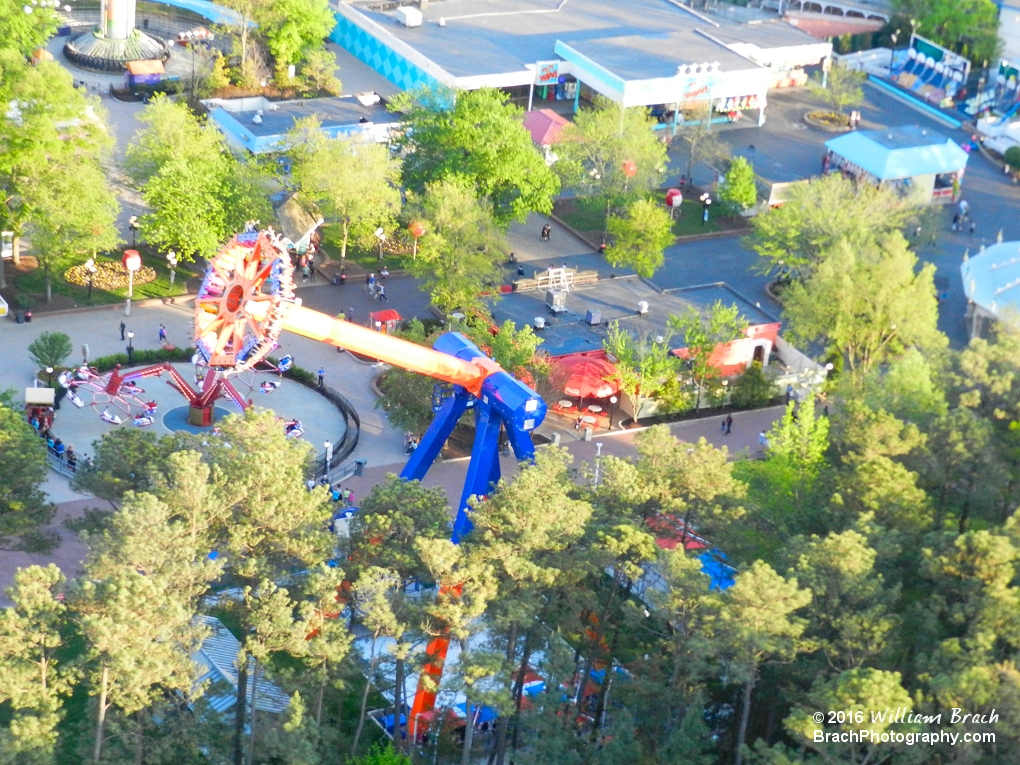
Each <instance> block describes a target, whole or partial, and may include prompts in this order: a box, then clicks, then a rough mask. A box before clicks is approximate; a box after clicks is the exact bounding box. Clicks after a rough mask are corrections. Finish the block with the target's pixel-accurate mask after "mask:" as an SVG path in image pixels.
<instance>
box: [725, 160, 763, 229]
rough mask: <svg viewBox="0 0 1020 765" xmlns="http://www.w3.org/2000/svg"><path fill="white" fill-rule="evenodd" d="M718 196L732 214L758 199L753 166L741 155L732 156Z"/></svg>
mask: <svg viewBox="0 0 1020 765" xmlns="http://www.w3.org/2000/svg"><path fill="white" fill-rule="evenodd" d="M719 198H720V199H721V200H722V202H723V203H724V204H725V205H726V206H727V207H728V208H729V210H730V211H731V212H732V213H733V214H734V215H736V214H739V213H741V212H743V211H744V210H747V209H749V208H751V207H754V205H755V204H756V203H757V201H758V186H757V185H756V184H755V181H754V166H752V165H751V163H750V162H748V161H747V160H746V159H744V158H743V157H734V158H733V161H732V162H730V169H729V170H727V171H726V183H725V185H724V186H723V187H722V189H721V190H720V192H719Z"/></svg>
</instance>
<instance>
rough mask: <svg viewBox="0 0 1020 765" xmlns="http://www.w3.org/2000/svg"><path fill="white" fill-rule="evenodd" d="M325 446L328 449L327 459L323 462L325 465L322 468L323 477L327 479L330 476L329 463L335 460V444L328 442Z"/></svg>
mask: <svg viewBox="0 0 1020 765" xmlns="http://www.w3.org/2000/svg"><path fill="white" fill-rule="evenodd" d="M323 446H324V447H326V454H325V459H324V460H323V463H324V464H323V466H322V475H323V476H324V477H325V476H328V475H329V463H330V461H331V460H332V459H333V442H332V441H326V442H325V443H324V444H323Z"/></svg>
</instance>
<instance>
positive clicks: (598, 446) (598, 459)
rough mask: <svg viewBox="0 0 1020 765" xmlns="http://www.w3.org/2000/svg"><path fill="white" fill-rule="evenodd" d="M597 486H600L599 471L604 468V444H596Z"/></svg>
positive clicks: (598, 442) (599, 442) (597, 442)
mask: <svg viewBox="0 0 1020 765" xmlns="http://www.w3.org/2000/svg"><path fill="white" fill-rule="evenodd" d="M595 449H596V450H597V451H596V452H595V485H596V486H598V485H599V471H600V469H601V468H602V442H601V441H596V442H595Z"/></svg>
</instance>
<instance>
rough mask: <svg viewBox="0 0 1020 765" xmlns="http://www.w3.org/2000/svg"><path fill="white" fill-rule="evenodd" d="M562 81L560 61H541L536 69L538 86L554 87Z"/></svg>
mask: <svg viewBox="0 0 1020 765" xmlns="http://www.w3.org/2000/svg"><path fill="white" fill-rule="evenodd" d="M559 80H560V62H559V61H539V62H538V64H537V67H536V69H535V84H536V85H553V84H555V83H557V82H559Z"/></svg>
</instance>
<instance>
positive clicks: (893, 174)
mask: <svg viewBox="0 0 1020 765" xmlns="http://www.w3.org/2000/svg"><path fill="white" fill-rule="evenodd" d="M825 146H826V148H828V149H829V151H831V152H832V153H833V154H836V155H838V156H839V157H842V158H843V159H845V160H846V161H847V162H849V163H850V164H851V165H855V166H856V167H858V168H860V169H861V170H864V171H865V172H866V173H868V174H870V175H872V176H874V177H875V178H876V179H877V180H879V181H893V180H901V179H904V178H915V177H917V176H920V175H942V174H943V173H958V172H961V171H962V170H963V168H964V167H966V165H967V152H965V151H964V150H963V149H962V148H960V146H959V144H957V143H956V142H955V141H953V140H952V139H950V138H947V137H946V136H944V135H942V134H941V133H938V132H936V131H934V130H929V129H926V128H921V127H919V126H918V125H904V126H902V127H898V128H891V129H887V130H857V131H853V132H850V133H844V134H843V135H841V136H839V137H838V138H833V139H831V140H829V141H826V142H825Z"/></svg>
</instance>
